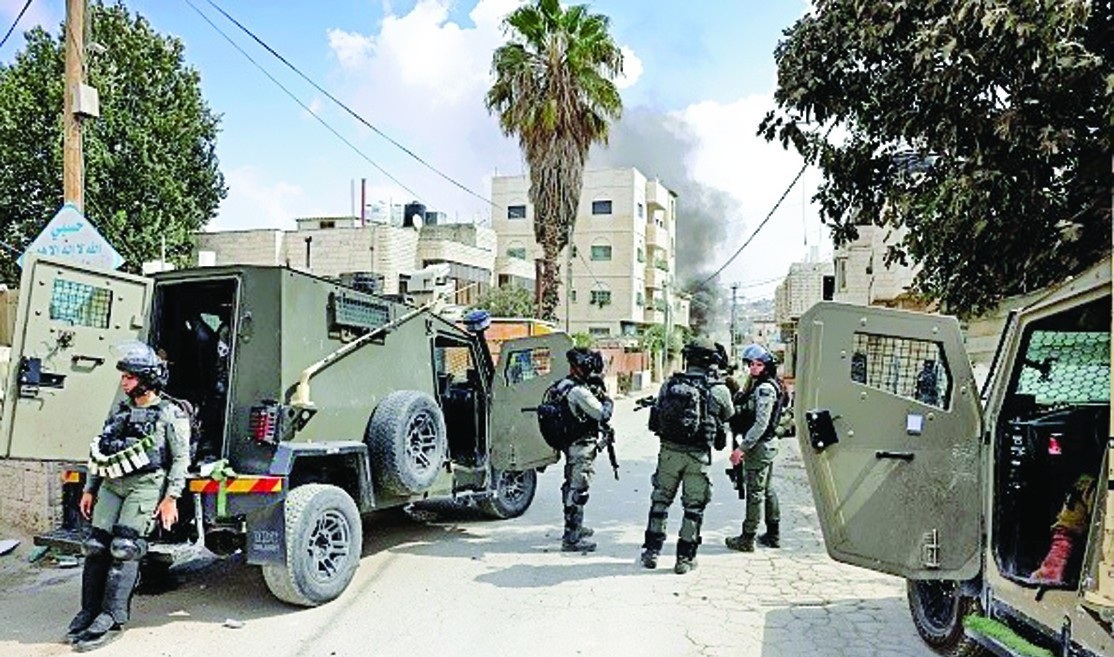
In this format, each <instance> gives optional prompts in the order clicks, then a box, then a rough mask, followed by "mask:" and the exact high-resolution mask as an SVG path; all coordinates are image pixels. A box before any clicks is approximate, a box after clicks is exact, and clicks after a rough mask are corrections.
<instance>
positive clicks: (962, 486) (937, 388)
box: [795, 302, 982, 579]
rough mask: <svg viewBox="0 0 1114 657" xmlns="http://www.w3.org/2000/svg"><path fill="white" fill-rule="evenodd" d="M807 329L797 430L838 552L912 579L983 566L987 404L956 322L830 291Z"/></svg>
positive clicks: (961, 573) (967, 573) (832, 548)
mask: <svg viewBox="0 0 1114 657" xmlns="http://www.w3.org/2000/svg"><path fill="white" fill-rule="evenodd" d="M798 340H799V342H798V347H799V348H798V353H799V356H798V367H797V379H796V381H797V397H796V406H795V408H796V410H795V413H796V415H797V417H796V421H797V426H798V431H797V434H798V436H799V440H800V442H801V454H802V456H803V458H804V461H805V466H806V470H807V471H808V476H809V481H810V484H811V486H812V491H813V497H814V498H815V501H816V510H817V513H818V514H819V516H820V525H821V529H822V531H823V534H824V542H825V543H826V545H827V548H828V553H829V554H830V555H831V556H832V558H833V559H835V560H837V561H843V562H846V563H850V564H855V565H858V566H862V567H865V568H870V569H872V570H877V571H881V572H886V573H891V574H894V575H899V576H901V577H905V578H908V579H967V578H971V577H974V576H975V575H977V574H978V573H979V569H980V564H981V562H980V559H981V552H980V548H981V545H982V540H981V538H982V533H981V532H982V522H981V513H982V504H981V500H982V497H981V490H982V489H981V484H980V479H981V465H980V463H981V462H980V458H979V457H980V441H979V429H980V425H981V410H980V407H979V397H978V391H977V390H976V387H975V381H974V378H973V376H972V374H971V366H970V363H969V361H968V359H967V355H966V353H965V352H964V349H963V345H962V342H961V338H960V332H959V324H958V322H957V321H956V320H955V319H954V318H952V317H946V316H941V315H928V314H921V313H911V312H904V311H896V310H889V309H884V308H874V307H863V306H851V305H845V304H838V303H831V302H824V303H820V304H817V305H816V306H814V307H813V308H812V309H811V310H809V311H808V312H807V313H805V314H804V316H802V317H801V321H800V332H799V336H798Z"/></svg>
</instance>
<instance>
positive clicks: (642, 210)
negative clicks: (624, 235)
mask: <svg viewBox="0 0 1114 657" xmlns="http://www.w3.org/2000/svg"><path fill="white" fill-rule="evenodd" d="M645 216H646V209H645V208H643V207H642V203H641V202H639V204H638V218H639V219H642V218H643V217H645Z"/></svg>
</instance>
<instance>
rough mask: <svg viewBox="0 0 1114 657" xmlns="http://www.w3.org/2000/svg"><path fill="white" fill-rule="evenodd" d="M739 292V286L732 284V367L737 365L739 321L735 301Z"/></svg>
mask: <svg viewBox="0 0 1114 657" xmlns="http://www.w3.org/2000/svg"><path fill="white" fill-rule="evenodd" d="M738 291H739V284H738V283H732V284H731V364H732V365H734V364H735V343H736V342H737V341H738V340H736V338H735V336H736V331H737V326H738V325H737V324H736V321H737V320H736V316H735V309H736V307H737V306H736V301H735V294H736V293H737V292H738Z"/></svg>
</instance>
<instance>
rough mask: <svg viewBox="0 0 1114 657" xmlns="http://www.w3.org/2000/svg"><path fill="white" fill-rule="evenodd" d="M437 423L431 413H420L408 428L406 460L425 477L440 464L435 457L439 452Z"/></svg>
mask: <svg viewBox="0 0 1114 657" xmlns="http://www.w3.org/2000/svg"><path fill="white" fill-rule="evenodd" d="M438 443H439V440H438V432H437V423H436V422H434V419H433V417H432V416H431V415H430V414H429V413H418V414H417V415H415V416H414V417H413V418H411V419H410V423H409V424H408V425H407V427H406V458H407V460H409V461H410V463H411V464H412V465H413V466H414V469H415V471H416V472H417V473H418V474H419V475H424V474H425V473H427V472H429V471H430V470H432V469H433V468H436V467H437V466H438V464H436V463H434V457H435V456H436V454H437V451H438Z"/></svg>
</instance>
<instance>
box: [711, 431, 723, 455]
mask: <svg viewBox="0 0 1114 657" xmlns="http://www.w3.org/2000/svg"><path fill="white" fill-rule="evenodd" d="M712 446H713V447H715V448H716V451H717V452H718V451H720V450H721V449H723V448H724V447H727V432H726V431H724V430H723V429H720V430H718V431H716V438H715V440H714V441H713V442H712Z"/></svg>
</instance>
